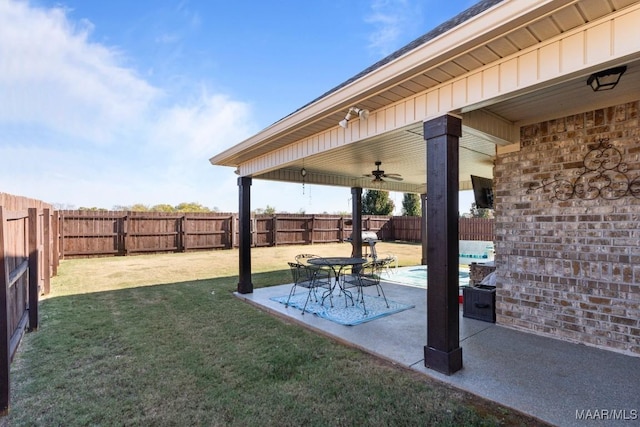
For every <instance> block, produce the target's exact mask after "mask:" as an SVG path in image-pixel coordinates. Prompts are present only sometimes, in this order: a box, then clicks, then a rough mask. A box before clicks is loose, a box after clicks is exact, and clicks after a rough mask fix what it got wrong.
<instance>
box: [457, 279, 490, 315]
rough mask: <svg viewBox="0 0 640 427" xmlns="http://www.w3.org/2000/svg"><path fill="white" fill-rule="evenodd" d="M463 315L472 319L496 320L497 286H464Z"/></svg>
mask: <svg viewBox="0 0 640 427" xmlns="http://www.w3.org/2000/svg"><path fill="white" fill-rule="evenodd" d="M462 315H463V316H464V317H468V318H470V319H476V320H482V321H485V322H492V323H495V322H496V287H495V286H489V285H476V286H465V287H463V288H462Z"/></svg>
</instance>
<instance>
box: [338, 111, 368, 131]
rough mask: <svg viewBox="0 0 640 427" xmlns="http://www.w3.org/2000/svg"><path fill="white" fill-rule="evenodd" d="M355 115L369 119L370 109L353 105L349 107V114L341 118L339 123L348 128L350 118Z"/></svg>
mask: <svg viewBox="0 0 640 427" xmlns="http://www.w3.org/2000/svg"><path fill="white" fill-rule="evenodd" d="M355 117H359V118H360V119H362V120H367V119H368V118H369V110H365V109H364V108H358V107H351V108H349V111H347V115H346V116H344V119H343V120H340V122H338V124H339V125H340V126H341V127H343V128H345V129H346V128H347V127H348V126H349V120H351V119H353V118H355Z"/></svg>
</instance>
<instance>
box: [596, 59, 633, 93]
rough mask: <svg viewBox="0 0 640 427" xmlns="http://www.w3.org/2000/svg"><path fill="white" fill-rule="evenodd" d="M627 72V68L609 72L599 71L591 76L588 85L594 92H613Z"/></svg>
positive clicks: (622, 67) (616, 68)
mask: <svg viewBox="0 0 640 427" xmlns="http://www.w3.org/2000/svg"><path fill="white" fill-rule="evenodd" d="M625 71H627V66H626V65H623V66H621V67H615V68H610V69H608V70H604V71H599V72H597V73H593V74H591V75H590V76H589V79H588V80H587V84H588V85H589V86H591V89H593V91H594V92H597V91H600V90H611V89H613V88H614V87H616V85H617V84H618V82H619V81H620V77H622V75H623V74H624V72H625Z"/></svg>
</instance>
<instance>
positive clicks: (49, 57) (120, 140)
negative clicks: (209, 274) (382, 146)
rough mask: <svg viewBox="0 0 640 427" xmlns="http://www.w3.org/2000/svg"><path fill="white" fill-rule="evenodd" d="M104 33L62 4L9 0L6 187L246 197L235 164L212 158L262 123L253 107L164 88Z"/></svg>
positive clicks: (21, 191) (3, 22) (2, 29)
mask: <svg viewBox="0 0 640 427" xmlns="http://www.w3.org/2000/svg"><path fill="white" fill-rule="evenodd" d="M192 17H193V20H195V21H197V15H193V16H192ZM195 23H197V22H195ZM192 24H194V22H192ZM92 30H93V25H92V24H91V23H90V22H88V21H81V22H79V23H78V22H75V21H72V20H70V19H69V17H68V16H67V11H66V10H64V9H62V8H53V9H43V8H37V7H33V6H31V5H30V4H29V2H26V1H11V0H10V1H6V0H0V58H2V60H0V94H2V102H0V158H2V163H3V167H2V168H0V191H3V192H9V193H13V194H18V195H23V196H27V197H33V198H39V199H41V200H44V201H48V202H52V203H61V204H65V205H75V206H98V207H105V208H111V207H112V206H114V205H128V204H133V203H146V204H159V203H170V204H177V203H180V202H184V201H194V202H198V203H202V204H204V205H206V206H210V207H213V206H216V205H221V204H222V203H218V200H216V198H217V197H218V196H219V197H225V198H227V197H228V194H227V193H228V192H229V191H231V192H233V193H234V196H233V198H232V200H234V201H235V199H236V196H235V193H236V192H237V186H236V185H235V175H234V174H233V171H232V170H231V169H230V168H214V167H213V166H211V164H209V162H208V159H209V157H211V156H212V155H214V154H215V153H216V152H218V151H220V150H222V149H224V148H227V147H230V146H232V145H234V144H236V143H238V142H240V141H241V140H242V139H244V138H246V137H247V136H249V135H250V134H251V133H252V132H253V131H254V130H255V126H254V125H252V123H251V122H250V108H249V106H248V105H247V104H245V103H242V102H238V101H235V100H233V99H230V98H229V97H228V96H225V95H222V94H211V93H208V92H207V90H206V89H202V90H201V93H198V94H195V95H190V94H182V93H178V94H175V93H173V94H172V93H170V91H169V90H166V89H164V88H158V87H154V86H153V85H151V84H150V83H149V82H147V81H146V80H144V78H142V77H141V76H140V75H138V73H137V72H136V70H133V69H130V68H128V67H127V58H126V56H125V54H124V53H123V52H121V51H120V50H119V49H117V48H114V47H110V46H105V45H103V44H100V43H96V42H94V41H92V40H91V33H92ZM7 58H9V59H7ZM201 86H206V84H204V83H202V84H201ZM185 98H187V100H184V99H185ZM169 99H182V100H181V101H179V102H177V103H175V104H170V105H167V104H168V103H169ZM27 159H28V160H29V162H25V160H27ZM221 183H224V185H225V186H228V184H229V183H231V188H220V185H221Z"/></svg>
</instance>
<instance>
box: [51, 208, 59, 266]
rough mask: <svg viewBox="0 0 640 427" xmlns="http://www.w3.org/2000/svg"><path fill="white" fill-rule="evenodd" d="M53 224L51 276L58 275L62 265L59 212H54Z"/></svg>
mask: <svg viewBox="0 0 640 427" xmlns="http://www.w3.org/2000/svg"><path fill="white" fill-rule="evenodd" d="M52 221H53V224H52V227H51V228H52V230H51V234H52V240H51V241H52V246H53V263H52V265H51V275H52V276H57V275H58V265H60V239H59V236H60V213H59V212H58V211H54V212H53V220H52Z"/></svg>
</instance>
